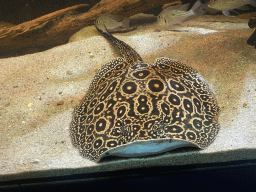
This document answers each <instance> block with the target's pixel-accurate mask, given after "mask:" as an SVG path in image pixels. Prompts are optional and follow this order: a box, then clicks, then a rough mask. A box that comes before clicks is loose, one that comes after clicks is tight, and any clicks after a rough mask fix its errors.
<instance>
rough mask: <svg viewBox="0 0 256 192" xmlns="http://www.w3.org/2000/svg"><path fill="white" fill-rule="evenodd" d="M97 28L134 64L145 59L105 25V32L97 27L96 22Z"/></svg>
mask: <svg viewBox="0 0 256 192" xmlns="http://www.w3.org/2000/svg"><path fill="white" fill-rule="evenodd" d="M94 25H95V27H96V29H97V30H98V31H99V32H100V33H101V34H102V35H103V36H104V37H105V38H106V39H107V40H109V41H110V42H111V43H112V44H113V45H115V47H116V48H117V49H118V50H119V51H120V53H121V55H122V56H123V57H124V59H125V60H126V61H127V62H128V63H129V64H133V63H134V62H136V61H143V60H142V58H141V56H140V55H139V54H138V53H137V52H136V51H135V50H134V49H133V48H131V47H130V46H129V45H128V44H126V43H125V42H123V41H121V40H119V39H117V38H116V37H114V36H113V35H111V33H110V32H109V31H108V29H107V28H106V26H105V25H104V27H105V29H106V32H103V31H102V30H101V29H99V28H98V27H97V25H96V24H95V23H94Z"/></svg>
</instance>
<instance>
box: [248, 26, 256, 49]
mask: <svg viewBox="0 0 256 192" xmlns="http://www.w3.org/2000/svg"><path fill="white" fill-rule="evenodd" d="M247 44H248V45H251V46H253V47H254V48H255V49H256V29H255V30H254V32H253V33H252V35H251V36H250V37H249V38H248V40H247Z"/></svg>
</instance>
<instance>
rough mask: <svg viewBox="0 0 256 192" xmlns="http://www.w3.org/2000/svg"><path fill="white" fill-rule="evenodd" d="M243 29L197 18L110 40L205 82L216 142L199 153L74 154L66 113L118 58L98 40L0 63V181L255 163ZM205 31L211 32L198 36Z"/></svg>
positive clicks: (249, 58)
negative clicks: (213, 105)
mask: <svg viewBox="0 0 256 192" xmlns="http://www.w3.org/2000/svg"><path fill="white" fill-rule="evenodd" d="M209 18H210V19H209ZM223 20H224V21H225V22H224V21H223ZM246 23H247V21H245V20H237V21H236V22H234V21H233V18H232V22H229V21H228V18H226V17H224V16H222V17H220V16H218V18H215V20H214V19H212V18H211V17H209V16H205V17H200V18H198V19H197V20H194V21H189V22H187V23H185V24H184V25H183V29H184V27H185V28H186V27H190V28H194V30H192V29H191V30H190V31H189V30H188V31H183V32H178V31H170V30H171V29H168V30H166V29H164V30H163V29H161V28H160V29H159V28H158V27H156V26H155V25H154V24H145V25H139V26H138V28H137V29H136V30H135V31H132V32H128V33H125V34H116V36H117V37H118V38H120V39H121V40H123V41H125V42H126V43H128V44H129V45H131V46H132V47H133V48H134V49H135V50H137V51H138V53H139V54H140V55H141V56H142V57H143V59H144V61H146V62H148V63H153V62H154V61H155V59H156V58H158V57H169V58H171V59H175V60H178V61H181V62H183V63H185V64H187V65H189V66H191V67H192V68H194V69H195V70H197V71H198V72H199V73H200V74H201V75H202V76H203V77H204V78H205V79H206V81H207V82H208V83H209V85H210V86H211V88H212V90H214V92H215V94H216V96H217V98H218V102H219V105H220V107H221V114H220V117H219V123H220V125H221V130H220V133H219V135H218V137H217V139H216V141H215V142H214V143H213V144H212V145H211V146H210V147H209V148H207V149H205V150H202V151H192V152H188V151H183V150H181V151H180V152H178V153H173V152H168V153H164V154H162V155H157V156H153V157H143V158H132V159H115V160H112V161H103V162H101V163H99V164H97V163H94V162H92V161H89V160H87V159H85V158H83V157H81V156H80V155H79V153H78V151H77V150H76V149H75V148H74V147H73V146H72V144H71V141H70V137H69V123H70V122H71V115H72V111H73V108H74V107H75V106H76V105H77V104H78V103H79V101H80V99H81V98H82V97H83V95H84V94H85V93H86V90H87V89H88V87H89V84H90V81H91V79H92V77H93V76H94V74H95V72H96V71H97V69H99V68H100V66H101V65H103V64H105V63H106V62H108V61H110V60H112V59H114V58H115V57H117V56H118V54H117V52H116V51H114V49H113V47H111V45H110V44H109V43H108V42H107V41H106V40H105V39H103V37H101V36H93V37H90V38H87V39H86V40H82V41H76V42H72V43H69V44H66V45H63V46H59V47H55V48H53V49H50V50H47V51H44V52H41V53H36V54H30V55H25V56H21V57H14V58H8V59H0V66H1V71H0V170H1V171H0V174H1V175H2V176H1V177H0V180H8V179H14V178H26V177H38V176H43V175H44V174H43V173H40V172H38V173H33V174H24V175H23V174H19V175H15V176H12V177H11V176H10V174H17V173H25V172H31V171H42V170H55V171H53V172H51V173H45V176H50V175H65V174H73V173H79V172H96V171H107V170H119V169H124V168H132V167H133V168H134V167H142V166H150V165H154V166H157V165H183V164H193V163H208V162H219V161H231V160H241V159H251V158H254V159H255V158H256V153H255V152H256V129H255V124H256V116H255V111H256V50H255V49H254V48H253V47H251V46H249V45H247V44H246V41H247V39H248V37H249V36H250V35H251V34H252V32H253V30H252V29H250V28H248V27H247V24H246ZM198 28H200V30H198ZM175 29H176V28H175ZM201 29H202V30H201ZM207 30H209V31H210V30H211V32H209V33H205V31H207ZM213 30H214V31H216V32H212V31H213ZM200 31H204V33H200ZM63 168H64V170H65V171H63V170H61V169H63ZM68 168H77V169H68ZM9 176H10V177H9Z"/></svg>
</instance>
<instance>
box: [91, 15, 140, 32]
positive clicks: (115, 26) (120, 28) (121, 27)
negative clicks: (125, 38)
mask: <svg viewBox="0 0 256 192" xmlns="http://www.w3.org/2000/svg"><path fill="white" fill-rule="evenodd" d="M129 23H130V19H129V18H125V19H123V20H121V19H120V17H119V16H117V15H112V14H103V15H101V16H100V17H99V18H98V19H97V20H96V21H95V24H97V25H98V26H99V28H102V27H103V28H104V25H105V26H106V27H107V28H108V30H109V31H110V32H111V33H118V32H128V31H132V30H134V29H135V28H136V27H130V25H129Z"/></svg>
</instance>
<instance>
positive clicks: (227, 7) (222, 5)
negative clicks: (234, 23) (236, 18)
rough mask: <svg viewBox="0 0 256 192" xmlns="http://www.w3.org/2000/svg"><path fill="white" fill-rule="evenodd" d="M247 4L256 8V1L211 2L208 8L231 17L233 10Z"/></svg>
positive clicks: (211, 0)
mask: <svg viewBox="0 0 256 192" xmlns="http://www.w3.org/2000/svg"><path fill="white" fill-rule="evenodd" d="M247 4H250V5H253V6H255V7H256V0H210V1H209V3H208V7H210V8H212V9H217V10H220V11H222V13H223V15H225V16H228V17H230V11H231V10H232V9H237V8H240V7H243V6H244V5H247Z"/></svg>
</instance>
